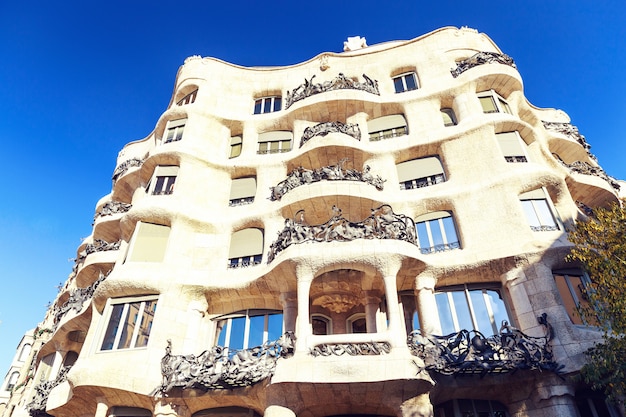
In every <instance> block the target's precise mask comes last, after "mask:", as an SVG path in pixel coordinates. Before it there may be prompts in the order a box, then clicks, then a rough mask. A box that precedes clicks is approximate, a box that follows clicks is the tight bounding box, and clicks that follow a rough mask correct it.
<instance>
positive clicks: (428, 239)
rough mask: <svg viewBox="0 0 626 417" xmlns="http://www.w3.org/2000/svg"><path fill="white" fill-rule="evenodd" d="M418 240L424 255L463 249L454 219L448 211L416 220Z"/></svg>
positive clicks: (430, 214)
mask: <svg viewBox="0 0 626 417" xmlns="http://www.w3.org/2000/svg"><path fill="white" fill-rule="evenodd" d="M415 227H416V228H417V239H418V241H419V247H420V251H421V253H423V254H428V253H435V252H442V251H447V250H451V249H458V248H460V247H461V245H460V244H459V238H458V237H457V234H456V228H455V226H454V219H453V218H452V214H450V213H448V212H447V211H436V212H433V213H428V214H425V215H423V216H420V217H418V218H417V219H415Z"/></svg>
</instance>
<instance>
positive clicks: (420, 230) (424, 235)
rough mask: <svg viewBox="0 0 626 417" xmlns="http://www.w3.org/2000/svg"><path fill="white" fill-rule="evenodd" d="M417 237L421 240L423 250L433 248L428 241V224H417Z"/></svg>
mask: <svg viewBox="0 0 626 417" xmlns="http://www.w3.org/2000/svg"><path fill="white" fill-rule="evenodd" d="M417 237H418V239H419V245H420V248H421V249H428V248H430V247H431V246H432V245H431V243H430V240H429V239H428V231H427V230H426V222H419V223H418V224H417Z"/></svg>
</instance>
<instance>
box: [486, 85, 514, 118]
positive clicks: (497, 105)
mask: <svg viewBox="0 0 626 417" xmlns="http://www.w3.org/2000/svg"><path fill="white" fill-rule="evenodd" d="M478 100H480V105H481V106H482V108H483V113H508V114H513V112H512V111H511V107H509V103H507V102H506V100H505V99H503V98H502V97H501V96H500V95H499V94H498V93H496V92H495V91H493V90H489V91H483V92H481V93H478Z"/></svg>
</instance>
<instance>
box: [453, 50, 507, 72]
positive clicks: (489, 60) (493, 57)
mask: <svg viewBox="0 0 626 417" xmlns="http://www.w3.org/2000/svg"><path fill="white" fill-rule="evenodd" d="M483 64H504V65H508V66H510V67H512V68H515V69H517V65H515V61H513V58H511V57H510V56H508V55H507V54H499V53H497V52H477V53H475V54H474V55H472V56H471V57H469V58H467V59H464V60H463V61H459V62H457V63H456V68H453V69H451V70H450V73H451V74H452V76H453V77H454V78H456V77H458V76H459V75H461V74H463V73H464V72H465V71H467V70H468V69H471V68H474V67H477V66H479V65H483Z"/></svg>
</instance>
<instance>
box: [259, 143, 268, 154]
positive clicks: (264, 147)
mask: <svg viewBox="0 0 626 417" xmlns="http://www.w3.org/2000/svg"><path fill="white" fill-rule="evenodd" d="M259 152H260V153H265V152H267V142H259Z"/></svg>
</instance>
